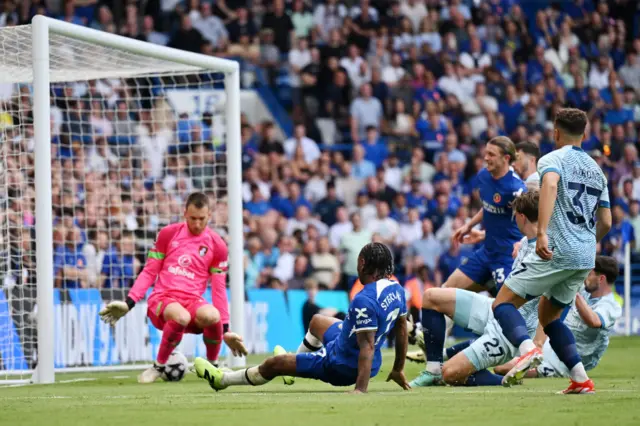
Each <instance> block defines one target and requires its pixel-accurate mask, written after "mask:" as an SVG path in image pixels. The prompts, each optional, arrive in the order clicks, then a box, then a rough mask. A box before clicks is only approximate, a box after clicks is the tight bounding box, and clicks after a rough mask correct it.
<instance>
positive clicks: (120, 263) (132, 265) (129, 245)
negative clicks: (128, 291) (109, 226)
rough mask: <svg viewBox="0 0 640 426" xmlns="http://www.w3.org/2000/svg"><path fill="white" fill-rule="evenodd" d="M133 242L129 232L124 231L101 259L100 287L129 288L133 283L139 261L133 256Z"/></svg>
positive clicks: (139, 266)
mask: <svg viewBox="0 0 640 426" xmlns="http://www.w3.org/2000/svg"><path fill="white" fill-rule="evenodd" d="M135 252H136V251H135V242H134V238H133V234H132V233H131V232H124V233H123V234H122V236H121V239H120V241H118V242H117V243H116V244H115V246H113V247H111V249H110V250H109V251H108V252H107V253H106V254H105V256H104V258H103V261H102V270H101V275H102V284H101V286H100V287H101V288H129V287H131V286H132V285H133V282H134V281H135V279H136V277H137V276H138V273H139V272H140V268H141V266H142V265H141V263H140V261H139V260H138V259H136V257H135Z"/></svg>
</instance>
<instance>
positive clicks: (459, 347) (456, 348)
mask: <svg viewBox="0 0 640 426" xmlns="http://www.w3.org/2000/svg"><path fill="white" fill-rule="evenodd" d="M473 342H474V339H471V340H465V341H464V342H460V343H458V344H455V345H453V346H451V347H449V348H447V349H446V352H447V358H449V359H451V358H453V357H454V356H456V354H458V353H459V352H462V351H464V350H465V349H467V348H468V347H469V345H470V344H472V343H473Z"/></svg>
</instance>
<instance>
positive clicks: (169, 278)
mask: <svg viewBox="0 0 640 426" xmlns="http://www.w3.org/2000/svg"><path fill="white" fill-rule="evenodd" d="M210 217H211V211H210V209H209V200H208V198H207V196H206V195H205V194H203V193H199V192H197V193H193V194H191V195H189V198H188V199H187V202H186V205H185V211H184V218H185V221H184V222H181V223H174V224H172V225H168V226H166V227H164V228H162V229H161V230H160V232H159V233H158V237H157V239H156V243H155V245H154V247H153V248H152V249H151V250H150V251H149V254H148V257H147V263H146V264H145V266H144V269H143V270H142V272H141V273H140V275H139V276H138V278H137V279H136V282H135V283H134V285H133V287H132V288H131V290H130V291H129V295H128V296H127V299H126V301H124V302H123V301H116V302H111V303H109V304H108V305H107V306H106V307H105V308H104V309H103V310H102V311H100V316H101V317H102V319H103V321H105V322H106V323H109V324H112V325H113V324H115V323H116V321H118V319H120V318H121V317H123V316H124V315H125V314H127V312H129V311H130V310H131V309H132V308H133V307H134V306H135V305H136V303H137V302H139V301H140V300H142V299H144V297H145V294H146V292H147V290H148V289H149V287H151V286H152V285H153V286H154V288H153V292H152V293H151V295H150V296H149V300H148V303H147V305H148V308H147V316H148V317H149V320H150V321H151V323H152V324H153V325H154V326H155V327H156V328H157V329H158V330H162V341H161V342H160V349H159V350H158V356H157V358H156V361H155V363H154V365H153V367H151V368H149V369H147V370H145V371H144V372H142V373H141V374H140V376H138V382H140V383H152V382H154V381H156V380H157V379H158V378H159V377H161V376H162V373H163V370H164V366H165V364H166V363H167V360H168V358H169V356H170V355H171V352H173V350H174V349H175V347H176V346H178V344H179V343H180V341H181V340H182V336H183V335H184V334H185V333H192V334H200V333H202V334H203V338H204V343H205V346H206V349H207V358H208V359H209V361H211V362H213V363H217V359H218V354H219V352H220V343H221V341H222V340H223V339H224V341H225V343H226V344H227V346H229V349H230V350H231V352H232V353H233V354H234V355H246V354H247V350H246V348H245V347H244V345H243V343H242V338H241V337H240V336H239V335H237V334H235V333H232V332H229V331H228V324H229V301H228V300H227V292H226V281H225V272H226V270H227V257H228V250H227V245H226V243H225V242H224V240H223V239H222V238H221V237H220V236H219V235H218V234H216V233H215V232H214V231H212V230H211V229H210V228H208V227H207V224H208V222H209V219H210ZM209 279H211V294H212V299H213V305H212V304H210V303H208V302H207V301H206V300H205V299H204V298H203V297H202V296H203V294H204V292H205V290H206V288H207V282H208V281H209Z"/></svg>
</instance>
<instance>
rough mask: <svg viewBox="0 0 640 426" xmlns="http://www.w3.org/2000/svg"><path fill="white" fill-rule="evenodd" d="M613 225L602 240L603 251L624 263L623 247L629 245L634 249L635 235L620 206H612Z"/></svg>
mask: <svg viewBox="0 0 640 426" xmlns="http://www.w3.org/2000/svg"><path fill="white" fill-rule="evenodd" d="M612 218H613V225H612V227H611V230H610V231H609V233H608V234H607V236H606V237H605V238H604V239H603V240H602V246H603V252H604V253H607V255H608V256H613V257H615V258H616V260H617V261H618V262H620V263H624V247H625V245H627V244H630V245H631V250H632V251H634V250H635V244H636V237H635V233H634V228H633V226H632V225H631V223H630V222H629V221H628V220H627V219H626V218H625V212H624V210H623V209H622V207H621V206H619V205H616V206H613V212H612Z"/></svg>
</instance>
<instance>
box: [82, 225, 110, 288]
mask: <svg viewBox="0 0 640 426" xmlns="http://www.w3.org/2000/svg"><path fill="white" fill-rule="evenodd" d="M89 241H90V242H87V243H85V244H84V246H83V247H82V254H83V255H84V257H85V259H86V261H87V268H86V270H87V284H88V287H93V288H99V287H100V286H101V281H102V280H99V278H100V274H101V272H102V265H103V263H104V258H105V257H106V255H107V253H108V252H109V235H108V234H107V233H106V232H105V231H95V230H92V231H90V232H89Z"/></svg>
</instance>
